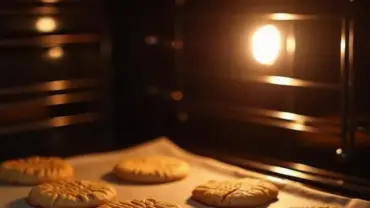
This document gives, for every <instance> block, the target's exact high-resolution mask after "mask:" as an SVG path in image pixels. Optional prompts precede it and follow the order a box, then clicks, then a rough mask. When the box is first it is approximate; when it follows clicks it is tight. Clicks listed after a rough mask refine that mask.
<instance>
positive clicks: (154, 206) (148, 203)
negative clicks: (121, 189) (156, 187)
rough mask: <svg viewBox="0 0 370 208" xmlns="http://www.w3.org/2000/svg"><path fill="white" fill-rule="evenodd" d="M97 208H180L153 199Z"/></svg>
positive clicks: (118, 202) (112, 203)
mask: <svg viewBox="0 0 370 208" xmlns="http://www.w3.org/2000/svg"><path fill="white" fill-rule="evenodd" d="M98 208H180V206H178V205H175V204H172V203H169V202H163V201H158V200H155V199H144V200H132V201H124V202H121V201H112V202H108V203H107V204H104V205H101V206H99V207H98Z"/></svg>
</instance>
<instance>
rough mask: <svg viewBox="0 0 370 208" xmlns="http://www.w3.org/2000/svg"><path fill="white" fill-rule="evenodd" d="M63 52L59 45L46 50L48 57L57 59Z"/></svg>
mask: <svg viewBox="0 0 370 208" xmlns="http://www.w3.org/2000/svg"><path fill="white" fill-rule="evenodd" d="M63 55H64V52H63V49H62V48H61V47H58V46H57V47H52V48H50V49H49V50H48V57H49V58H51V59H59V58H61V57H63Z"/></svg>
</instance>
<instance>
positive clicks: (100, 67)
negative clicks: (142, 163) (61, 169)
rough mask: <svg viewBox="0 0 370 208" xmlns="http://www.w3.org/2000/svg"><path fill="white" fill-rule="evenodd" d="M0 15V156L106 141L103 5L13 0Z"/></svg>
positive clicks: (73, 150) (91, 147)
mask: <svg viewBox="0 0 370 208" xmlns="http://www.w3.org/2000/svg"><path fill="white" fill-rule="evenodd" d="M0 17H1V18H0V24H1V25H2V26H1V29H0V54H1V55H0V60H1V72H0V160H5V159H9V158H15V157H23V156H30V155H59V156H66V155H72V154H78V153H82V152H91V151H98V150H101V149H102V148H106V147H108V146H109V145H111V143H112V141H111V140H110V139H109V137H107V136H106V132H110V131H108V128H107V127H109V125H106V122H107V121H108V120H109V119H110V118H109V117H110V114H109V111H107V109H109V108H107V105H109V102H111V101H108V100H109V93H107V92H109V91H111V89H110V88H111V86H110V84H111V83H109V82H108V80H109V76H108V75H111V74H110V73H111V71H110V70H111V69H110V62H111V61H110V57H109V56H110V55H109V47H110V40H109V30H110V28H109V16H108V13H107V11H106V6H105V5H104V4H103V3H102V2H101V1H95V0H88V1H83V0H75V1H73V0H65V1H39V0H29V1H21V0H19V1H17V0H16V1H7V2H1V3H0ZM107 23H108V24H107Z"/></svg>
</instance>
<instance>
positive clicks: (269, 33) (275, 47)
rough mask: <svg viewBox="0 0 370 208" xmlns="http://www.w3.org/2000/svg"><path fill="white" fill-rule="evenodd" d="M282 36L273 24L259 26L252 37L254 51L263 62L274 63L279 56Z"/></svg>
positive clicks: (259, 60) (256, 56)
mask: <svg viewBox="0 0 370 208" xmlns="http://www.w3.org/2000/svg"><path fill="white" fill-rule="evenodd" d="M280 49H281V37H280V32H279V30H278V29H277V28H276V27H275V26H273V25H265V26H263V27H261V28H259V29H258V30H257V31H256V32H255V33H254V35H253V37H252V53H253V56H254V58H255V59H256V60H257V61H258V62H259V63H261V64H265V65H272V64H273V63H274V62H275V61H276V59H277V58H278V56H279V52H280Z"/></svg>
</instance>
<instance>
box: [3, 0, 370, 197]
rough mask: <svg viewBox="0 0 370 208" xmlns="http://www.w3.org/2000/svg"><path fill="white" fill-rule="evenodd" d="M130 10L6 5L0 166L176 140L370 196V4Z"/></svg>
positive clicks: (31, 1)
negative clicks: (34, 158) (369, 166)
mask: <svg viewBox="0 0 370 208" xmlns="http://www.w3.org/2000/svg"><path fill="white" fill-rule="evenodd" d="M119 3H120V2H118V1H110V2H104V1H99V0H89V1H83V0H65V1H51V0H44V1H36V0H27V1H21V0H19V1H14V2H7V3H1V4H2V5H3V6H2V7H1V9H0V15H1V17H2V18H1V20H0V21H1V22H2V23H3V24H2V25H3V27H2V28H1V29H0V35H1V37H0V38H1V39H0V48H1V50H0V51H1V52H0V53H2V56H1V60H2V63H3V64H2V68H3V69H4V70H2V72H1V73H2V74H1V77H0V79H1V83H0V86H1V89H0V99H1V101H2V103H1V107H0V111H1V116H0V125H1V127H0V134H1V141H0V148H1V160H5V159H10V158H16V157H24V156H29V155H35V154H38V155H59V156H71V155H77V154H84V153H91V152H104V151H109V150H115V149H121V148H124V147H128V146H131V145H133V144H137V143H140V142H142V141H146V140H149V139H153V138H155V137H158V136H167V137H169V138H171V139H172V140H173V141H175V142H176V143H178V144H180V145H181V146H183V147H185V148H187V149H189V150H191V151H195V152H198V153H199V154H204V155H212V156H213V157H216V158H219V159H221V160H225V161H228V162H231V163H235V164H239V165H241V166H243V165H244V166H247V167H248V168H251V169H256V170H258V171H266V172H269V173H271V172H273V173H275V174H277V175H279V176H282V177H288V178H292V179H294V180H302V181H304V182H307V181H311V182H312V181H313V182H315V185H320V184H321V185H323V184H324V185H325V184H330V183H329V182H327V181H325V180H324V182H323V181H320V180H318V181H315V180H314V179H312V180H311V179H307V177H306V178H305V176H304V175H299V174H298V175H294V174H292V173H291V172H285V173H284V171H283V172H276V171H275V172H274V171H272V170H271V168H270V169H269V168H267V169H266V168H265V169H264V168H263V167H264V166H263V165H259V163H261V164H268V165H271V166H279V167H285V168H289V170H293V171H297V173H300V174H309V175H310V176H312V175H314V176H319V177H325V178H331V179H333V180H334V179H335V180H334V182H332V184H331V185H333V184H335V183H336V182H337V181H338V180H342V181H346V182H347V181H348V183H350V184H352V185H353V186H354V187H355V188H353V186H352V188H351V187H350V188H348V187H347V189H350V191H353V189H356V188H358V186H361V187H362V189H361V188H360V189H357V190H361V191H360V192H362V193H358V192H359V191H357V192H356V191H355V192H356V193H355V194H359V195H361V194H362V195H366V196H370V195H367V194H368V193H370V192H365V191H368V190H367V186H369V184H370V183H369V182H368V181H367V179H369V174H370V170H368V169H367V168H364V167H363V164H367V163H368V162H370V154H369V148H370V136H369V135H368V120H369V119H368V118H369V116H368V115H369V112H368V106H369V104H370V100H369V98H368V96H367V89H369V87H370V86H369V82H368V81H367V80H368V78H369V77H370V74H369V72H368V70H367V68H368V66H370V62H369V58H368V53H367V50H368V49H367V46H368V45H369V43H368V40H367V37H368V34H369V31H368V29H367V28H369V27H368V25H369V20H368V18H367V16H366V14H367V13H368V11H369V8H370V7H369V5H368V4H369V3H367V2H366V1H365V0H355V1H344V0H343V1H325V2H322V1H316V0H312V1H309V2H305V4H304V5H302V2H300V1H297V0H287V1H278V0H266V1H257V0H248V1H240V0H232V1H221V0H212V1H211V0H203V1H194V0H186V1H185V0H176V1H174V0H158V1H143V0H136V1H129V2H127V4H126V3H125V6H124V7H122V6H121V5H119ZM333 5H335V6H333ZM266 31H267V32H266ZM258 34H259V35H260V36H258ZM274 47H275V48H274ZM258 50H260V51H258ZM271 50H272V51H271ZM266 53H267V55H266ZM238 161H239V162H238ZM257 163H258V164H257ZM336 180H337V181H336ZM356 185H357V186H356ZM333 187H334V188H338V186H334V185H333ZM326 188H327V187H326Z"/></svg>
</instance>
